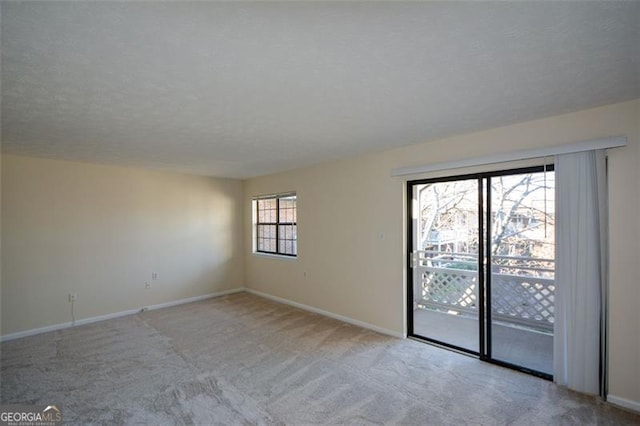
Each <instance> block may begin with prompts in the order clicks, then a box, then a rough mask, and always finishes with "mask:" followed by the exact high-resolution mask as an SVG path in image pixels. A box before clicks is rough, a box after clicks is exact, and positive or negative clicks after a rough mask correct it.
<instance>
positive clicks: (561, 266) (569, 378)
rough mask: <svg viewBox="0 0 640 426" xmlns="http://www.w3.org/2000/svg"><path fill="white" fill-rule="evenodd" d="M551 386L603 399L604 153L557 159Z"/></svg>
mask: <svg viewBox="0 0 640 426" xmlns="http://www.w3.org/2000/svg"><path fill="white" fill-rule="evenodd" d="M555 173H556V277H555V281H556V290H555V308H554V310H555V314H554V317H555V325H554V380H555V381H556V383H558V384H560V385H563V386H567V387H568V388H570V389H573V390H576V391H578V392H584V393H589V394H600V395H601V396H603V397H604V396H605V392H606V380H605V377H604V373H605V369H604V368H603V366H604V365H606V364H605V361H606V360H605V356H606V352H605V348H606V333H605V332H606V320H605V319H606V317H607V315H606V314H607V313H606V306H607V288H608V283H607V275H608V274H607V273H608V271H607V266H606V265H607V233H608V232H607V228H606V226H607V216H606V215H607V193H606V188H607V187H606V157H605V153H604V150H597V151H584V152H578V153H573V154H562V155H558V156H556V161H555Z"/></svg>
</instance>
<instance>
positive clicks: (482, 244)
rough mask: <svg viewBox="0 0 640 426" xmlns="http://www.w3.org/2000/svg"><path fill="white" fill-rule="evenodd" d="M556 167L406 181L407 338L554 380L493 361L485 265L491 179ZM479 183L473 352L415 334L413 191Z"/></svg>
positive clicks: (488, 258) (488, 276) (488, 277)
mask: <svg viewBox="0 0 640 426" xmlns="http://www.w3.org/2000/svg"><path fill="white" fill-rule="evenodd" d="M553 170H554V166H553V164H544V165H538V166H529V167H520V168H510V169H505V170H496V171H492V172H479V173H469V174H460V175H451V176H444V177H435V178H423V179H416V180H407V181H406V187H405V190H406V206H405V207H406V218H405V221H406V253H407V254H406V260H405V261H406V267H407V274H406V276H407V280H406V289H405V290H406V313H407V318H406V319H407V337H408V338H410V339H414V340H419V341H423V342H426V343H429V344H432V345H436V346H441V347H444V348H446V349H449V350H453V351H456V352H460V353H463V354H466V355H471V356H474V357H478V358H479V359H480V360H482V361H485V362H489V363H491V364H496V365H500V366H502V367H506V368H510V369H513V370H517V371H521V372H524V373H527V374H531V375H534V376H537V377H540V378H543V379H546V380H553V375H551V374H548V373H544V372H541V371H537V370H533V369H530V368H527V367H523V366H521V365H517V364H512V363H509V362H505V361H501V360H497V359H494V358H493V357H492V356H491V346H492V340H491V339H492V334H491V330H492V326H491V314H490V313H491V274H487V273H486V267H485V264H486V265H491V250H490V249H489V247H488V246H489V244H490V238H488V237H487V236H489V235H491V218H490V215H491V185H490V178H492V177H499V176H508V175H516V174H526V173H539V172H548V171H553ZM471 179H475V180H477V181H478V232H479V233H480V234H481V235H479V239H478V241H479V244H478V295H477V297H478V336H479V344H478V350H477V351H473V350H469V349H466V348H462V347H459V346H456V345H453V344H450V343H447V342H442V341H439V340H436V339H432V338H429V337H426V336H421V335H417V334H415V332H414V321H413V311H414V309H413V304H414V296H413V285H414V281H415V279H414V276H415V273H414V267H413V257H412V255H413V251H414V247H413V245H414V218H413V189H414V187H415V186H417V185H424V184H429V183H440V182H453V181H457V180H471Z"/></svg>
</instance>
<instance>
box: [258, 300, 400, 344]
mask: <svg viewBox="0 0 640 426" xmlns="http://www.w3.org/2000/svg"><path fill="white" fill-rule="evenodd" d="M245 291H246V292H247V293H251V294H255V295H256V296H260V297H264V298H265V299H270V300H273V301H275V302H278V303H283V304H285V305H289V306H293V307H296V308H300V309H303V310H305V311H309V312H313V313H314V314H319V315H323V316H325V317H329V318H333V319H337V320H338V321H342V322H346V323H349V324H353V325H357V326H358V327H362V328H366V329H369V330H372V331H376V332H378V333H381V334H386V335H388V336H392V337H397V338H399V339H404V338H406V337H407V336H405V335H404V334H403V333H398V332H396V331H393V330H389V329H386V328H382V327H378V326H377V325H373V324H369V323H368V322H364V321H360V320H357V319H353V318H349V317H345V316H343V315H338V314H334V313H333V312H329V311H325V310H322V309H318V308H314V307H313V306H309V305H305V304H303V303H298V302H294V301H291V300H289V299H283V298H282V297H278V296H273V295H271V294H268V293H263V292H261V291H258V290H253V289H251V288H245Z"/></svg>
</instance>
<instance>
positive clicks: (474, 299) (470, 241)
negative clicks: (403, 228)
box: [411, 179, 480, 353]
mask: <svg viewBox="0 0 640 426" xmlns="http://www.w3.org/2000/svg"><path fill="white" fill-rule="evenodd" d="M412 188H413V190H412V194H411V195H412V199H413V205H412V207H413V212H412V225H413V226H412V229H413V235H412V238H411V240H412V266H413V267H412V272H413V277H412V282H413V289H412V290H413V299H412V300H413V318H412V319H413V322H412V324H413V333H412V334H414V335H416V336H419V337H423V338H426V339H429V340H433V341H436V342H438V343H442V344H445V345H449V346H453V347H456V348H458V349H462V350H465V351H468V352H473V353H478V351H479V349H478V348H479V322H478V312H479V310H478V307H479V302H478V288H479V282H478V253H479V249H480V245H479V232H478V194H479V184H478V179H467V180H455V181H449V182H442V181H441V182H434V183H425V184H416V185H413V186H412Z"/></svg>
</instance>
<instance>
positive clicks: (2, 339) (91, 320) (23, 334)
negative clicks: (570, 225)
mask: <svg viewBox="0 0 640 426" xmlns="http://www.w3.org/2000/svg"><path fill="white" fill-rule="evenodd" d="M243 291H245V289H244V288H234V289H231V290H224V291H218V292H215V293H208V294H203V295H202V296H195V297H187V298H186V299H178V300H172V301H171V302H165V303H158V304H157V305H149V306H144V307H141V308H138V309H127V310H126V311H120V312H114V313H111V314H105V315H98V316H96V317H89V318H82V319H78V320H76V322H75V323H74V322H63V323H60V324H54V325H48V326H46V327H39V328H33V329H31V330H25V331H18V332H16V333H9V334H5V335H4V336H0V342H6V341H9V340H15V339H20V338H22V337H28V336H35V335H36V334H42V333H48V332H50V331H57V330H63V329H65V328H70V327H77V326H79V325H85V324H91V323H94V322H99V321H105V320H109V319H114V318H120V317H125V316H128V315H134V314H137V313H139V312H140V311H141V310H142V309H145V308H146V309H147V310H149V311H155V310H156V309H163V308H169V307H171V306H178V305H184V304H185V303H193V302H199V301H201V300H206V299H211V298H213V297H220V296H225V295H227V294H233V293H240V292H243Z"/></svg>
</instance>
